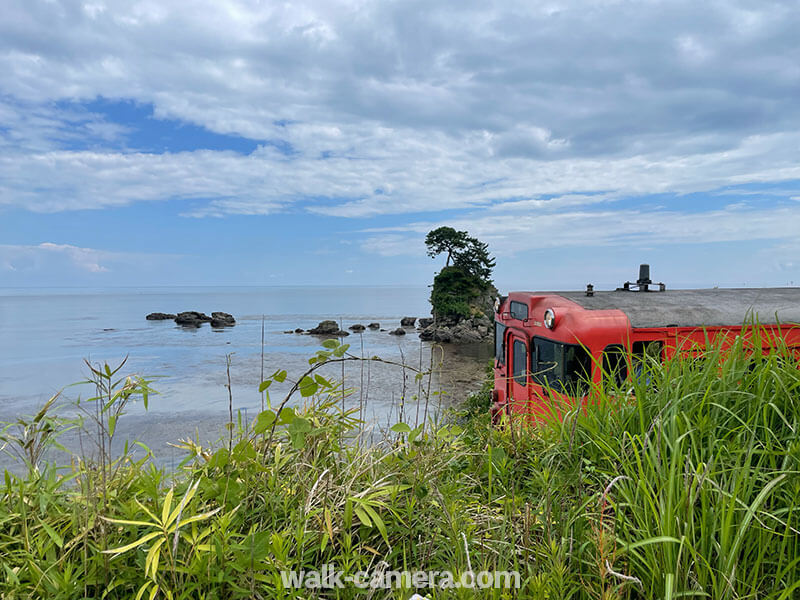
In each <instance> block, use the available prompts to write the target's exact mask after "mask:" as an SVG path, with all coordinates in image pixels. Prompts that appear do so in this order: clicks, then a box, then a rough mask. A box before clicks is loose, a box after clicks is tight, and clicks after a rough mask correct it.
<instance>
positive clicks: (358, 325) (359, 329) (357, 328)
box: [348, 323, 366, 333]
mask: <svg viewBox="0 0 800 600" xmlns="http://www.w3.org/2000/svg"><path fill="white" fill-rule="evenodd" d="M348 329H349V330H350V331H355V332H356V333H361V332H362V331H364V330H365V329H366V327H364V326H363V325H362V324H361V323H356V324H355V325H350V327H348Z"/></svg>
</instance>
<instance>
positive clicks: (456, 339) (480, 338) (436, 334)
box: [419, 314, 492, 344]
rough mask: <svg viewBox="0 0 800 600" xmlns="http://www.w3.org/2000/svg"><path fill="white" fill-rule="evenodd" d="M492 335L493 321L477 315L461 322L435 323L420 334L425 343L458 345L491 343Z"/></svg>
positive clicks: (446, 321)
mask: <svg viewBox="0 0 800 600" xmlns="http://www.w3.org/2000/svg"><path fill="white" fill-rule="evenodd" d="M491 335H492V321H491V320H490V319H489V318H488V317H487V316H486V315H482V314H481V315H476V316H474V317H472V318H467V319H460V320H453V319H449V320H447V319H446V320H442V321H438V322H433V323H431V324H429V325H428V326H427V327H425V328H424V329H423V330H422V331H421V332H420V334H419V337H420V339H421V340H423V341H428V342H444V343H456V344H474V343H477V342H486V341H489V339H490V338H491Z"/></svg>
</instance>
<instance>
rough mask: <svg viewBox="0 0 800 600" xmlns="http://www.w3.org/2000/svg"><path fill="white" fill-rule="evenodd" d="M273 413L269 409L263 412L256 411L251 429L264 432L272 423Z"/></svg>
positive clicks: (273, 419)
mask: <svg viewBox="0 0 800 600" xmlns="http://www.w3.org/2000/svg"><path fill="white" fill-rule="evenodd" d="M275 418H276V417H275V413H274V412H272V411H271V410H265V411H264V412H261V413H258V417H256V423H255V425H253V431H254V432H256V433H264V432H265V431H266V430H267V429H269V428H270V427H272V424H273V423H274V422H275Z"/></svg>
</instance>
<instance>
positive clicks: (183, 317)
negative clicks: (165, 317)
mask: <svg viewBox="0 0 800 600" xmlns="http://www.w3.org/2000/svg"><path fill="white" fill-rule="evenodd" d="M175 322H176V323H177V324H178V325H183V326H184V327H200V325H202V324H203V323H209V322H211V317H209V316H208V315H207V314H205V313H201V312H197V311H196V310H187V311H185V312H180V313H178V314H177V315H176V316H175Z"/></svg>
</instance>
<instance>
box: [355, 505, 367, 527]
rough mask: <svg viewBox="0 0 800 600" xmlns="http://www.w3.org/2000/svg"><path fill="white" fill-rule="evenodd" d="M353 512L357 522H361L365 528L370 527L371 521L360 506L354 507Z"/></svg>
mask: <svg viewBox="0 0 800 600" xmlns="http://www.w3.org/2000/svg"><path fill="white" fill-rule="evenodd" d="M353 510H355V513H356V516H357V517H358V520H359V521H361V522H362V523H363V524H364V525H366V526H367V527H372V521H370V520H369V517H368V516H367V513H365V512H364V509H363V508H362V507H361V506H356V507H354V509H353Z"/></svg>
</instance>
